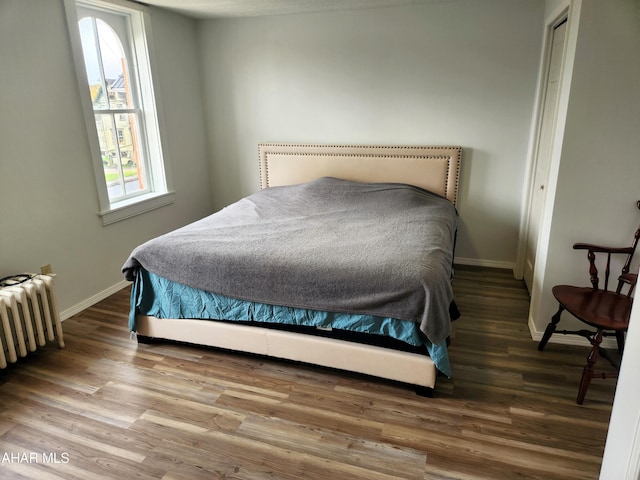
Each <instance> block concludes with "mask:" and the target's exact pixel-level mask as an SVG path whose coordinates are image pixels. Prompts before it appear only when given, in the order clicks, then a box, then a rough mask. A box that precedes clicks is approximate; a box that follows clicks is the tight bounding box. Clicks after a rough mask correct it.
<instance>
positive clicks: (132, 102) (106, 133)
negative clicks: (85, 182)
mask: <svg viewBox="0 0 640 480" xmlns="http://www.w3.org/2000/svg"><path fill="white" fill-rule="evenodd" d="M79 27H80V38H81V42H82V50H83V54H84V60H85V67H86V71H87V79H88V81H89V91H90V94H91V102H92V105H93V111H94V115H95V122H96V129H97V133H98V141H99V144H100V155H101V159H102V165H103V168H104V176H105V181H106V183H107V191H108V194H109V200H110V201H111V202H114V201H118V200H121V199H124V198H126V197H129V196H132V195H136V194H138V193H144V192H145V191H147V190H148V187H147V181H146V177H145V170H146V168H145V162H144V155H143V150H142V148H141V145H140V132H139V128H140V123H139V121H138V118H139V109H138V108H137V105H136V103H137V102H136V98H135V95H134V92H133V90H132V85H131V81H130V79H129V77H128V68H127V55H126V53H125V50H124V48H123V44H122V42H121V41H120V39H119V38H118V35H117V34H116V33H115V31H114V30H113V29H112V28H111V27H110V26H109V25H108V24H107V23H106V22H104V21H102V20H101V19H97V18H95V17H84V18H82V19H81V20H80V21H79Z"/></svg>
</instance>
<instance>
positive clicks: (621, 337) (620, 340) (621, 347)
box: [616, 331, 624, 356]
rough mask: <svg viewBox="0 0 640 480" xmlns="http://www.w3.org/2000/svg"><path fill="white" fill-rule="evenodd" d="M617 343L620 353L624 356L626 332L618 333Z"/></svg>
mask: <svg viewBox="0 0 640 480" xmlns="http://www.w3.org/2000/svg"><path fill="white" fill-rule="evenodd" d="M616 341H617V342H618V353H619V354H620V356H622V352H623V351H624V332H622V331H616Z"/></svg>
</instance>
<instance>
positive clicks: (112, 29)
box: [65, 0, 173, 224]
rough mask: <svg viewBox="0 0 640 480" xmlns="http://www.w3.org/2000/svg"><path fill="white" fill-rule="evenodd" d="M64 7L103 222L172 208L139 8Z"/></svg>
mask: <svg viewBox="0 0 640 480" xmlns="http://www.w3.org/2000/svg"><path fill="white" fill-rule="evenodd" d="M65 8H66V10H67V19H68V22H69V30H70V35H71V45H72V49H73V53H74V60H75V63H76V72H77V76H78V83H79V85H80V95H81V99H82V103H83V108H84V111H85V120H86V125H87V131H88V134H89V144H90V147H91V153H92V157H93V158H92V161H93V163H94V172H95V176H96V184H97V188H98V198H99V201H100V215H102V217H103V222H104V223H105V224H109V223H112V222H115V221H118V220H121V219H123V218H128V217H130V216H133V215H137V214H139V213H143V212H145V211H148V210H150V209H153V208H157V207H160V206H163V205H166V204H168V203H171V202H172V201H173V194H172V192H170V189H169V187H170V178H169V177H168V175H167V174H168V169H167V168H166V166H167V165H166V164H167V160H166V155H164V151H163V147H162V142H161V139H162V138H161V134H160V132H161V130H162V128H161V118H160V116H159V114H158V104H157V101H156V100H157V99H156V98H155V96H154V91H155V90H157V89H154V84H153V77H152V72H153V64H152V58H153V57H152V52H151V51H150V49H149V46H150V42H148V35H149V28H148V23H149V19H148V14H146V13H145V12H146V10H145V8H144V7H142V6H139V5H137V4H130V3H126V2H122V1H120V0H109V1H108V2H107V1H103V0H77V1H75V0H65Z"/></svg>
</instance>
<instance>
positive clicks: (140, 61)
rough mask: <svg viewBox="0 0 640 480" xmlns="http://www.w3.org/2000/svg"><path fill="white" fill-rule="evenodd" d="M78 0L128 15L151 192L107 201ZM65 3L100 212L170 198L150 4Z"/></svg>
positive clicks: (141, 209) (116, 213) (124, 214)
mask: <svg viewBox="0 0 640 480" xmlns="http://www.w3.org/2000/svg"><path fill="white" fill-rule="evenodd" d="M76 5H78V6H82V7H84V8H89V9H96V10H103V11H106V12H112V13H118V14H121V15H122V14H125V15H127V16H128V17H129V19H130V27H131V32H130V36H131V41H132V43H133V45H131V49H130V51H131V52H132V54H133V57H134V58H132V59H130V62H131V63H135V65H136V67H137V73H138V80H139V82H140V92H139V93H140V103H141V107H142V122H143V124H144V131H145V133H146V141H145V142H144V143H145V146H144V149H145V153H146V155H147V156H148V157H149V158H148V163H149V165H150V170H151V171H150V172H148V179H147V180H148V182H149V184H150V192H148V193H145V194H143V195H138V196H134V197H131V198H127V199H125V200H122V201H119V202H115V203H112V202H111V201H110V199H109V194H108V191H107V183H106V180H105V175H104V168H103V164H102V157H101V154H100V144H99V141H98V132H97V130H96V122H95V115H94V110H93V105H92V102H91V96H90V93H89V82H88V80H87V73H86V69H85V64H84V55H83V52H82V43H81V40H80V31H79V27H78V20H79V18H78V14H77V10H76ZM64 6H65V11H66V15H67V23H68V27H69V38H70V41H71V50H72V54H73V59H74V63H75V67H76V77H77V80H78V88H79V93H80V100H81V103H82V109H83V113H84V117H85V125H86V129H87V136H88V140H89V150H90V153H91V160H92V163H93V170H94V175H95V179H96V185H97V190H98V202H99V206H100V210H99V212H98V215H100V216H101V217H102V222H103V225H109V224H111V223H115V222H118V221H120V220H124V219H126V218H130V217H133V216H135V215H139V214H142V213H145V212H148V211H150V210H154V209H156V208H160V207H163V206H165V205H169V204H171V203H173V201H174V197H175V192H174V191H173V182H172V178H171V169H170V168H169V157H168V154H167V152H166V148H165V146H164V144H163V142H162V139H163V138H166V135H164V132H165V129H164V122H163V115H162V108H161V104H160V102H159V101H158V97H157V95H156V92H158V91H159V88H158V85H157V80H156V79H157V75H156V74H155V68H154V65H155V52H154V48H153V41H152V35H151V21H150V17H149V11H148V9H147V8H146V7H144V6H142V5H138V4H134V3H131V2H126V1H123V0H64ZM124 40H125V39H121V41H124Z"/></svg>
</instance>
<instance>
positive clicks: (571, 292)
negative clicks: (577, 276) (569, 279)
mask: <svg viewBox="0 0 640 480" xmlns="http://www.w3.org/2000/svg"><path fill="white" fill-rule="evenodd" d="M552 292H553V296H554V297H556V300H558V302H559V303H560V304H561V305H562V306H564V307H565V308H566V309H567V311H569V312H570V313H571V314H572V315H574V316H575V317H577V318H578V319H580V320H582V321H583V322H585V323H588V324H589V325H591V326H592V327H594V328H602V329H605V330H616V331H623V330H626V329H627V327H628V326H629V316H630V314H631V304H632V302H633V299H632V298H630V297H627V296H625V295H618V294H616V293H615V292H609V291H604V290H594V289H593V288H583V287H573V286H571V285H556V286H555V287H553V289H552Z"/></svg>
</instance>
